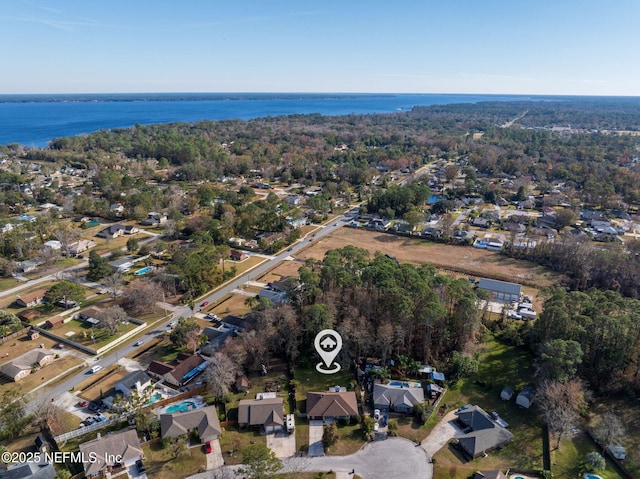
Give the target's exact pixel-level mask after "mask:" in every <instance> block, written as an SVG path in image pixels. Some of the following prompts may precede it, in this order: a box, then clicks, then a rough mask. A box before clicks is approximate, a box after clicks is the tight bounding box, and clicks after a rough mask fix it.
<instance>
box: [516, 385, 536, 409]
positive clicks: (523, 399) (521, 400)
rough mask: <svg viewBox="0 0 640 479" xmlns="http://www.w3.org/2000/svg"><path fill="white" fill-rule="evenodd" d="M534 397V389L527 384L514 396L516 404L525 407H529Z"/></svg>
mask: <svg viewBox="0 0 640 479" xmlns="http://www.w3.org/2000/svg"><path fill="white" fill-rule="evenodd" d="M534 399H535V391H534V390H533V388H532V387H529V386H527V387H525V388H522V391H520V394H518V397H517V398H516V404H517V405H518V406H520V407H523V408H525V409H529V408H530V407H531V405H532V404H533V400H534Z"/></svg>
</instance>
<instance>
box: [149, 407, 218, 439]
mask: <svg viewBox="0 0 640 479" xmlns="http://www.w3.org/2000/svg"><path fill="white" fill-rule="evenodd" d="M191 431H198V437H199V438H200V440H201V441H202V442H207V441H213V440H215V439H218V438H219V437H220V434H221V432H222V429H221V428H220V421H219V420H218V413H217V412H216V407H215V406H207V407H203V408H200V409H194V410H193V411H187V412H174V413H172V414H161V415H160V436H161V437H162V438H163V439H164V438H165V437H170V438H177V437H180V436H183V435H187V434H189V433H190V432H191Z"/></svg>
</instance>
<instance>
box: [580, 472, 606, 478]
mask: <svg viewBox="0 0 640 479" xmlns="http://www.w3.org/2000/svg"><path fill="white" fill-rule="evenodd" d="M582 477H584V479H602V477H600V476H598V475H597V474H589V473H588V472H585V473H584V474H583V475H582Z"/></svg>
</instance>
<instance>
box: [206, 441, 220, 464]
mask: <svg viewBox="0 0 640 479" xmlns="http://www.w3.org/2000/svg"><path fill="white" fill-rule="evenodd" d="M205 456H207V471H211V470H213V469H216V468H218V467H220V466H222V465H223V464H224V459H223V458H222V449H221V448H220V439H215V440H213V441H211V452H210V453H209V454H205Z"/></svg>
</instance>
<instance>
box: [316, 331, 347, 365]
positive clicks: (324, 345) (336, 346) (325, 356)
mask: <svg viewBox="0 0 640 479" xmlns="http://www.w3.org/2000/svg"><path fill="white" fill-rule="evenodd" d="M313 345H314V346H315V348H316V351H317V352H318V354H319V355H320V358H321V359H322V363H318V364H317V365H316V370H317V371H318V372H320V373H322V374H333V373H337V372H338V371H340V363H334V362H333V360H334V359H335V358H336V356H337V355H338V353H339V352H340V350H341V349H342V336H340V335H339V334H338V333H337V332H336V331H334V330H333V329H323V330H322V331H320V332H319V333H318V334H316V338H315V340H314V341H313ZM323 363H324V364H323Z"/></svg>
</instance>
